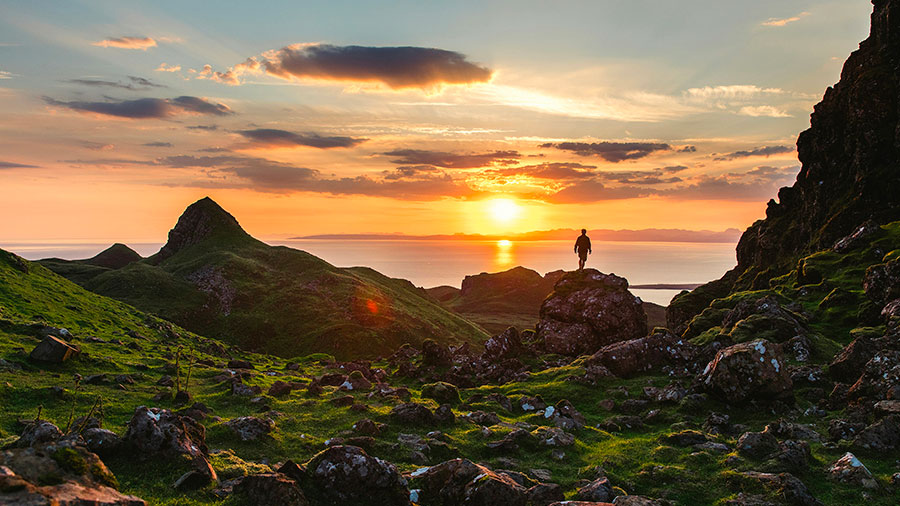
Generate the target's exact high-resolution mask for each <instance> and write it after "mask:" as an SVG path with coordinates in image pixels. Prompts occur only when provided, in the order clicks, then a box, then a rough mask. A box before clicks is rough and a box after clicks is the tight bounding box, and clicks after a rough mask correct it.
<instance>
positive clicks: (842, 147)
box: [667, 0, 900, 331]
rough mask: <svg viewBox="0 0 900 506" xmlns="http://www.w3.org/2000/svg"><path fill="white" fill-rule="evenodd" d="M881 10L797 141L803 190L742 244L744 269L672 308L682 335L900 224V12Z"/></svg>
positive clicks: (673, 324) (885, 2) (880, 6)
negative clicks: (813, 263)
mask: <svg viewBox="0 0 900 506" xmlns="http://www.w3.org/2000/svg"><path fill="white" fill-rule="evenodd" d="M872 3H873V4H874V6H875V8H874V12H873V13H872V16H871V31H870V34H869V37H868V38H867V39H866V40H865V41H863V42H861V43H860V45H859V49H858V50H857V51H854V52H853V53H852V54H851V55H850V57H849V58H848V59H847V61H846V62H845V63H844V67H843V70H842V72H841V79H840V82H838V83H837V84H835V85H834V86H833V87H830V88H828V89H827V90H826V91H825V96H824V97H823V98H822V101H821V102H819V103H818V104H817V105H816V106H815V110H814V112H813V114H812V115H811V117H810V128H809V129H808V130H806V131H804V132H802V133H801V134H800V136H799V137H798V139H797V153H798V156H799V159H800V162H801V163H802V168H801V170H800V173H799V174H798V175H797V179H796V181H795V183H794V184H793V186H790V187H785V188H781V189H780V190H779V191H778V201H777V202H776V201H775V200H774V199H773V200H770V201H769V203H768V208H767V209H766V218H765V219H763V220H759V221H757V222H756V223H754V224H753V225H752V226H750V227H749V228H748V229H747V230H746V231H745V232H744V234H743V235H742V236H741V239H740V241H739V242H738V245H737V267H735V269H733V270H732V271H730V272H729V273H727V274H725V276H723V277H722V279H720V280H717V281H715V282H712V283H709V284H707V285H704V286H703V287H701V288H699V289H697V290H694V291H693V292H690V293H683V294H681V295H679V296H677V297H676V298H675V299H674V300H673V301H672V303H671V304H670V305H669V308H668V309H667V321H668V326H669V327H670V328H672V329H673V330H676V331H679V330H681V329H683V325H684V323H685V322H686V321H688V320H690V318H691V317H693V316H694V315H696V314H698V313H699V312H700V311H702V310H703V309H704V308H705V307H706V306H707V305H708V304H709V302H710V301H712V300H713V299H714V298H717V297H723V296H725V295H727V294H728V293H729V292H730V291H731V290H732V289H740V290H745V289H760V288H767V287H768V283H769V280H770V279H772V278H773V277H775V276H778V275H781V274H784V273H785V272H787V271H789V270H790V269H791V268H793V267H794V266H795V264H796V262H797V259H798V258H799V257H800V256H801V255H803V254H804V253H811V252H814V251H818V250H823V249H830V248H832V246H833V245H835V243H836V242H837V241H838V240H839V239H841V238H844V237H846V236H851V235H852V234H854V232H856V231H857V230H858V229H860V228H863V227H864V226H865V224H867V223H868V224H870V225H871V224H875V225H881V224H886V223H889V222H892V221H896V220H898V219H900V191H898V186H897V182H898V181H900V174H898V170H900V166H898V163H897V160H898V158H900V136H898V135H897V132H898V128H900V114H898V111H900V93H898V90H900V12H898V11H900V5H898V4H897V2H893V1H890V0H873V2H872Z"/></svg>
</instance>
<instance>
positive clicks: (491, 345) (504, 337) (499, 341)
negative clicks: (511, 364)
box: [482, 327, 525, 362]
mask: <svg viewBox="0 0 900 506" xmlns="http://www.w3.org/2000/svg"><path fill="white" fill-rule="evenodd" d="M524 351H525V348H524V347H523V346H522V339H521V337H520V336H519V331H518V330H516V328H515V327H508V328H507V329H506V330H504V331H503V332H502V333H500V334H498V335H496V336H494V337H492V338H490V339H488V340H487V341H485V343H484V354H483V355H482V356H483V357H484V359H485V360H489V361H491V362H496V361H500V360H504V359H507V358H518V357H520V356H521V355H522V354H523V352H524Z"/></svg>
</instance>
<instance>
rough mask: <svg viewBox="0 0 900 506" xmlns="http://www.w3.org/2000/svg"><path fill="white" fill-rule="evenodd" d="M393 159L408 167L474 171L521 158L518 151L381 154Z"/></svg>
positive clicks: (404, 151)
mask: <svg viewBox="0 0 900 506" xmlns="http://www.w3.org/2000/svg"><path fill="white" fill-rule="evenodd" d="M382 154H383V155H386V156H391V157H394V158H393V159H392V160H391V162H393V163H401V164H409V165H434V166H437V167H445V168H450V169H474V168H478V167H487V166H489V165H494V164H501V165H508V164H511V163H516V161H517V160H518V159H519V158H520V157H521V156H522V155H520V154H519V152H518V151H491V152H488V153H474V154H458V153H448V152H446V151H429V150H425V149H395V150H393V151H387V152H385V153H382Z"/></svg>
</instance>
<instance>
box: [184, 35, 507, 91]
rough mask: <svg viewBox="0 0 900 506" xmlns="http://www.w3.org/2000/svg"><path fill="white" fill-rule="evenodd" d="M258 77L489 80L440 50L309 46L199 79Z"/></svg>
mask: <svg viewBox="0 0 900 506" xmlns="http://www.w3.org/2000/svg"><path fill="white" fill-rule="evenodd" d="M261 72H264V73H266V74H268V75H270V76H275V77H279V78H282V79H287V80H295V79H296V80H308V79H313V80H330V81H342V82H359V83H376V84H381V85H385V86H387V87H388V88H391V89H404V88H420V89H432V88H435V87H441V86H443V85H459V84H474V83H483V82H487V81H489V80H490V79H491V77H492V76H493V71H492V70H491V69H489V68H487V67H483V66H480V65H478V64H475V63H472V62H470V61H469V60H468V59H467V58H466V56H465V55H463V54H460V53H457V52H454V51H447V50H444V49H435V48H425V47H411V46H404V47H371V46H335V45H331V44H315V43H313V44H293V45H290V46H286V47H283V48H281V49H278V50H272V51H267V52H265V53H263V54H262V55H260V56H259V57H253V58H248V59H247V60H245V61H244V62H243V63H239V64H238V65H235V66H234V67H232V68H230V69H228V70H227V71H226V72H214V71H213V70H212V68H210V67H209V66H206V67H204V70H203V71H201V72H200V77H201V78H208V79H213V80H216V81H220V82H224V83H227V84H232V85H235V84H240V83H241V80H240V78H241V76H242V75H244V74H256V73H261Z"/></svg>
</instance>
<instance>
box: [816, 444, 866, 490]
mask: <svg viewBox="0 0 900 506" xmlns="http://www.w3.org/2000/svg"><path fill="white" fill-rule="evenodd" d="M828 478H829V479H830V480H832V481H836V482H839V483H847V484H851V485H856V486H861V487H864V488H869V489H875V488H878V482H877V481H876V480H875V478H874V477H873V476H872V473H871V472H870V471H869V470H868V469H867V468H866V466H865V465H863V463H862V462H860V460H859V459H858V458H856V455H853V454H852V453H850V452H847V453H845V454H844V456H843V457H841V458H839V459H837V460H836V461H834V462H832V464H831V465H830V466H828Z"/></svg>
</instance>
